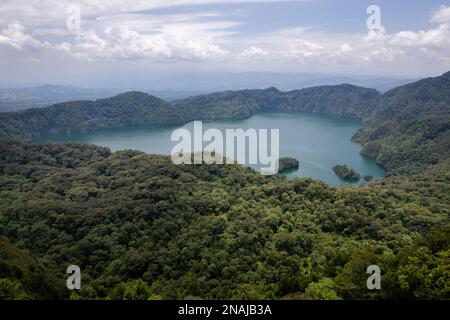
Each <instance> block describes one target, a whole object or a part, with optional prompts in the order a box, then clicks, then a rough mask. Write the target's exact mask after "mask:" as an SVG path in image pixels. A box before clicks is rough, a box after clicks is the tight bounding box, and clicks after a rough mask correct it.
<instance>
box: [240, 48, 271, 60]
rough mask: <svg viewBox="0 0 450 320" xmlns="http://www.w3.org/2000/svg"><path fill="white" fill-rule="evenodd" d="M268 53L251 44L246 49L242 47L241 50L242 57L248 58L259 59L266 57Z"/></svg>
mask: <svg viewBox="0 0 450 320" xmlns="http://www.w3.org/2000/svg"><path fill="white" fill-rule="evenodd" d="M268 54H269V52H268V51H267V50H264V49H261V48H258V47H254V46H251V47H250V48H248V49H244V51H242V53H241V56H242V57H243V58H249V59H261V58H264V57H266V56H267V55H268Z"/></svg>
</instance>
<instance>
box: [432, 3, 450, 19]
mask: <svg viewBox="0 0 450 320" xmlns="http://www.w3.org/2000/svg"><path fill="white" fill-rule="evenodd" d="M431 21H432V22H436V23H449V22H450V7H447V6H446V5H442V6H440V8H439V9H438V10H437V11H436V12H435V13H434V14H433V16H432V17H431Z"/></svg>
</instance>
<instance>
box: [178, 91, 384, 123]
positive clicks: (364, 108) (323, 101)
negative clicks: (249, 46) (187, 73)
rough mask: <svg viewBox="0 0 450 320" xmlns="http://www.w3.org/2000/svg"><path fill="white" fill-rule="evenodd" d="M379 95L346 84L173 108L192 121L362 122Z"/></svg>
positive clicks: (225, 96) (187, 102) (235, 94)
mask: <svg viewBox="0 0 450 320" xmlns="http://www.w3.org/2000/svg"><path fill="white" fill-rule="evenodd" d="M380 98H381V94H380V93H379V92H377V91H376V90H374V89H367V88H362V87H357V86H353V85H349V84H342V85H336V86H320V87H313V88H307V89H301V90H295V91H289V92H282V91H279V90H277V89H276V88H269V89H265V90H239V91H225V92H219V93H213V94H209V95H202V96H195V97H190V98H187V99H183V100H178V101H174V102H173V105H174V106H175V107H177V108H179V109H182V110H184V111H185V112H186V113H189V114H190V115H191V116H192V118H193V119H194V118H195V119H203V120H215V119H224V118H225V119H236V118H246V117H248V116H250V115H252V114H254V113H256V112H258V111H264V110H283V111H308V112H317V113H326V114H333V115H339V116H348V117H353V118H358V119H363V118H365V117H367V116H369V115H370V114H371V113H372V111H373V110H374V108H375V107H376V106H377V104H378V101H379V99H380Z"/></svg>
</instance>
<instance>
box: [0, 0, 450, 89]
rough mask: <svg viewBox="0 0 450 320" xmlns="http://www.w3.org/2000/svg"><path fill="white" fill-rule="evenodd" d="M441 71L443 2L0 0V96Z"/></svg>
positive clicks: (448, 60)
mask: <svg viewBox="0 0 450 320" xmlns="http://www.w3.org/2000/svg"><path fill="white" fill-rule="evenodd" d="M369 6H371V8H372V9H371V10H368V8H369ZM374 6H376V8H375V9H373V8H374ZM377 8H378V9H379V19H378V16H377V15H376V14H377V12H378V11H377V10H378V9H377ZM369 9H370V8H369ZM374 10H375V11H374ZM368 11H369V12H368ZM449 70H450V2H449V1H442V0H440V1H435V0H427V1H423V0H420V1H419V0H409V1H406V0H371V1H365V0H335V1H331V0H297V1H295V0H293V1H283V0H277V1H274V0H247V1H245V0H127V1H123V0H78V1H71V0H39V1H34V0H14V1H11V0H0V74H1V77H0V86H20V85H28V84H44V83H55V84H65V85H77V86H84V87H90V86H91V87H114V86H115V87H120V86H122V85H124V84H126V83H136V82H146V81H147V80H148V79H153V81H155V79H158V77H160V76H161V77H162V76H166V77H167V75H172V76H173V77H176V76H177V75H180V76H181V75H184V77H183V79H187V80H186V81H189V77H186V75H187V74H194V73H195V74H196V76H198V75H201V74H202V73H221V72H231V73H233V72H236V73H239V72H250V73H253V72H276V73H287V74H289V73H296V74H324V75H344V76H354V75H369V76H389V77H406V78H417V77H425V76H434V75H439V74H442V73H444V72H446V71H449Z"/></svg>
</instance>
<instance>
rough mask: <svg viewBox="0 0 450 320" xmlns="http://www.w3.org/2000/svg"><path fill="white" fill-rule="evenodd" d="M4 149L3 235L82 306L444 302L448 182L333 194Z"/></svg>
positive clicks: (92, 151)
mask: <svg viewBox="0 0 450 320" xmlns="http://www.w3.org/2000/svg"><path fill="white" fill-rule="evenodd" d="M0 154H1V158H0V170H1V176H0V185H1V192H0V200H1V201H0V212H1V214H0V233H1V234H3V235H5V236H6V237H8V239H10V241H12V242H13V243H14V244H15V245H16V246H18V247H20V248H22V249H26V250H28V251H29V252H30V254H31V255H32V256H33V257H35V259H37V261H38V262H39V263H40V264H41V265H43V266H45V267H46V268H47V269H48V270H50V271H51V272H53V273H54V274H55V275H56V276H57V277H58V278H59V279H65V277H66V275H65V268H66V267H67V265H69V264H77V265H79V266H80V267H81V268H82V272H83V273H82V274H83V286H82V290H81V291H80V292H79V293H78V294H79V296H81V297H82V298H106V297H110V298H129V299H138V298H152V299H158V298H164V299H167V298H185V297H188V296H196V297H201V298H217V299H223V298H255V299H259V298H283V297H284V298H291V299H292V298H305V299H307V298H330V297H331V298H344V299H349V298H391V299H398V298H449V294H450V293H449V288H448V280H449V272H450V270H449V266H450V265H449V263H448V259H449V254H450V247H449V245H450V239H449V235H450V233H449V229H448V228H449V216H448V213H449V210H450V194H449V193H448V185H449V183H450V175H448V174H446V175H442V176H440V177H438V178H436V179H429V178H426V179H424V178H423V177H416V178H414V179H413V178H406V177H391V178H389V179H387V180H383V181H382V182H380V183H379V184H371V185H369V186H365V187H345V188H331V187H329V186H327V185H326V184H324V183H322V182H317V181H313V180H309V179H294V180H286V179H285V178H283V177H282V176H273V177H264V176H261V175H259V174H258V173H256V172H254V171H252V170H251V169H248V168H244V167H241V166H239V165H212V166H189V165H182V166H176V165H173V164H172V162H171V161H170V158H169V157H165V156H152V155H145V154H144V153H141V152H137V151H121V152H117V153H110V152H109V151H108V150H107V149H105V148H100V147H94V146H84V145H78V144H65V145H62V144H61V145H60V144H40V145H36V144H34V145H27V144H19V143H13V142H11V143H2V144H1V152H0ZM371 264H377V265H379V266H380V267H381V269H382V270H383V280H382V281H383V285H384V286H385V287H383V290H380V291H376V292H373V291H368V290H367V288H366V287H365V279H367V274H366V273H365V268H366V267H367V266H368V265H371ZM2 281H9V282H13V283H16V284H17V286H19V288H20V287H24V288H26V283H25V282H22V278H17V277H14V276H13V275H9V276H8V277H7V280H2ZM42 281H43V283H47V284H48V282H46V281H45V282H44V280H42ZM0 288H1V286H0ZM55 290H57V287H55ZM10 291H11V290H10ZM18 292H19V293H18V294H19V296H18V297H17V298H21V296H20V294H22V291H20V290H19V291H18ZM33 293H34V295H35V296H36V295H37V292H33ZM42 297H44V296H42ZM72 297H73V296H72Z"/></svg>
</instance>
